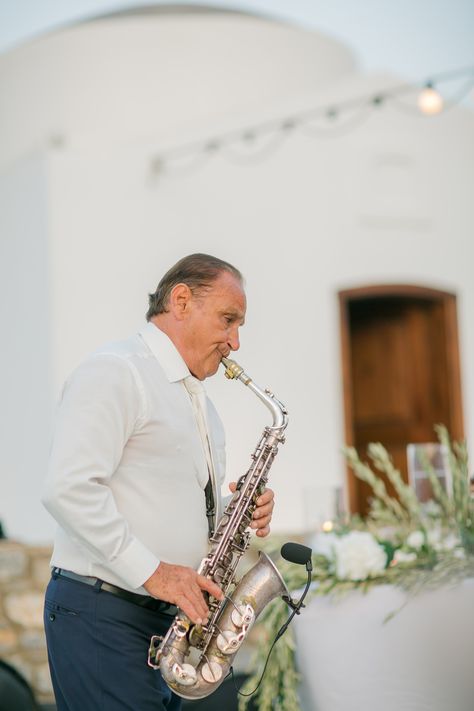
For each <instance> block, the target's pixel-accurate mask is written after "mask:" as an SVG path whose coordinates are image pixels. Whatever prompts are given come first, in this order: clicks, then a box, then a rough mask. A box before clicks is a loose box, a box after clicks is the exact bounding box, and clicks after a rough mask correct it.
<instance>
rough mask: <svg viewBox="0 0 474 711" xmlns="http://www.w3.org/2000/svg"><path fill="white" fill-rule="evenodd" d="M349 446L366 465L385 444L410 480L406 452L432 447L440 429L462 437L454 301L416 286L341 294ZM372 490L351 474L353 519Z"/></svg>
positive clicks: (433, 291)
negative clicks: (370, 448) (412, 446)
mask: <svg viewBox="0 0 474 711" xmlns="http://www.w3.org/2000/svg"><path fill="white" fill-rule="evenodd" d="M339 303H340V315H341V342H342V373H343V390H344V412H345V440H346V443H347V444H350V445H353V446H355V447H356V448H357V450H358V451H359V453H360V455H361V456H364V457H365V452H366V447H367V444H368V443H369V442H382V444H383V445H384V446H385V447H386V448H387V449H388V451H389V452H390V454H391V455H392V457H393V460H394V463H395V465H396V466H397V468H398V469H400V471H401V472H402V475H403V477H404V478H405V480H407V479H408V474H407V461H406V446H407V444H408V443H410V442H433V441H435V439H436V436H435V433H434V429H433V428H434V425H435V424H438V423H441V424H444V425H446V427H447V428H448V430H449V432H450V434H451V436H452V437H453V438H454V439H461V438H462V437H463V419H462V403H461V378H460V367H459V346H458V333H457V315H456V296H455V295H454V294H451V293H448V292H444V291H439V290H436V289H429V288H426V287H420V286H410V285H382V286H367V287H361V288H357V289H349V290H345V291H340V292H339ZM369 495H370V490H369V487H368V486H367V485H366V484H364V483H363V482H360V481H359V480H358V479H357V478H356V477H354V475H353V474H352V472H351V471H348V498H349V507H350V510H351V511H352V512H356V511H358V512H361V513H365V512H366V510H367V498H368V496H369Z"/></svg>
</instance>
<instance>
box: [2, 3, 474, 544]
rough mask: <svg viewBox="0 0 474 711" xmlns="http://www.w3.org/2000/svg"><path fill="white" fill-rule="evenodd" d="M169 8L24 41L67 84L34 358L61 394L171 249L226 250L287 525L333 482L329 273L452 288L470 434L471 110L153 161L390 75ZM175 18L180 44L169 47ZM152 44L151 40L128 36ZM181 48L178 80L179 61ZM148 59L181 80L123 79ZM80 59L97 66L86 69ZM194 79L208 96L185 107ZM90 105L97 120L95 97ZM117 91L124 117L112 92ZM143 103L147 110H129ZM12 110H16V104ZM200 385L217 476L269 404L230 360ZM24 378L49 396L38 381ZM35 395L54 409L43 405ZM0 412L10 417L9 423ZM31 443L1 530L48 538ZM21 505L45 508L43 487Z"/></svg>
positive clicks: (332, 285)
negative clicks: (157, 169)
mask: <svg viewBox="0 0 474 711" xmlns="http://www.w3.org/2000/svg"><path fill="white" fill-rule="evenodd" d="M171 20H173V22H171ZM162 21H164V20H162V19H159V18H158V19H157V18H154V19H153V22H150V23H148V22H144V21H143V20H141V21H140V22H138V21H137V20H129V21H127V22H130V23H131V24H130V25H123V24H121V25H120V26H118V25H116V24H114V23H113V22H110V23H98V24H97V25H92V26H87V25H85V26H82V27H79V28H76V29H75V30H74V31H69V32H68V33H66V34H67V42H65V43H62V39H61V37H62V36H61V35H59V36H53V37H51V38H50V39H49V40H47V41H46V40H44V41H42V43H41V47H40V48H38V46H36V49H35V52H36V53H37V54H36V59H37V65H38V64H41V66H48V67H49V68H50V69H51V68H52V67H53V64H51V63H48V62H51V61H52V60H51V56H50V54H49V50H50V48H51V47H53V48H54V59H55V61H54V67H56V71H59V70H58V69H57V67H58V66H59V67H62V66H63V63H62V62H61V61H59V60H62V59H63V57H64V59H65V61H66V64H67V69H66V70H65V74H64V77H70V76H72V77H75V80H74V81H72V82H71V85H70V86H69V87H68V86H67V85H66V84H64V82H63V83H62V84H61V89H62V93H61V94H60V95H59V98H58V96H57V95H56V94H55V93H50V98H51V101H52V103H53V105H54V106H55V107H59V108H61V107H62V110H63V109H64V112H63V114H62V115H61V116H60V118H61V120H62V121H63V122H64V127H65V128H61V120H59V119H58V122H57V123H56V126H57V132H59V133H60V134H63V135H64V136H65V140H64V141H63V143H62V144H60V143H58V144H57V145H56V146H55V147H54V146H52V147H50V149H49V155H48V177H47V180H46V182H47V189H48V192H49V207H48V227H47V250H46V251H47V254H48V260H49V271H48V270H47V269H46V267H41V268H40V271H41V270H42V271H41V273H42V274H43V279H44V281H45V283H48V285H49V288H50V291H51V297H50V310H49V313H48V317H49V319H50V324H51V327H50V329H49V330H50V337H49V336H47V335H46V332H45V333H44V334H43V335H42V336H39V338H40V339H42V348H45V349H46V350H48V349H49V359H48V361H47V363H46V362H45V363H44V366H45V368H46V370H47V365H49V366H50V368H51V374H52V385H51V387H50V388H49V390H48V393H49V396H50V397H51V398H52V397H54V395H55V394H56V393H57V391H58V390H59V387H60V384H61V382H62V380H63V379H64V377H65V376H66V375H67V373H68V372H69V371H70V369H71V368H72V367H74V365H75V364H76V363H77V362H78V361H79V360H80V359H81V358H82V357H83V356H84V355H85V354H86V353H88V352H89V351H90V350H92V349H93V348H95V347H96V346H97V345H98V344H99V343H100V342H102V341H104V340H108V339H110V338H117V337H122V336H126V335H128V333H129V332H130V331H131V330H134V329H136V328H137V327H138V326H139V325H140V324H141V322H142V320H143V314H144V311H145V310H146V294H147V292H149V291H150V290H153V289H154V288H155V286H156V283H157V281H158V279H159V278H160V276H161V275H162V273H163V272H164V271H165V270H166V269H167V268H168V267H169V266H170V265H171V264H172V263H174V262H175V261H176V260H177V259H178V258H179V257H181V256H183V255H184V254H186V253H189V252H193V251H204V252H210V253H214V254H216V255H217V256H220V257H222V258H224V259H228V260H230V261H231V262H234V263H235V264H236V265H237V266H238V267H239V268H240V269H241V270H242V271H243V273H244V275H245V277H246V280H247V292H248V299H249V312H248V318H247V324H246V326H245V327H244V329H243V333H242V347H241V351H240V353H239V356H238V359H239V360H241V362H242V364H243V365H244V366H245V368H246V369H248V371H249V373H250V374H251V375H252V376H253V377H254V378H255V380H256V381H257V382H259V383H261V384H262V385H268V386H270V387H271V388H272V389H274V391H275V393H276V395H277V396H278V397H280V398H281V399H282V400H283V401H284V402H285V403H286V405H287V407H288V409H289V412H290V425H289V428H288V436H287V443H286V444H285V445H284V447H283V448H282V450H281V453H280V455H279V457H278V459H277V460H276V462H275V465H274V469H273V470H272V483H273V486H274V488H275V489H276V491H277V495H278V500H279V506H278V507H277V510H276V513H275V528H277V529H285V530H289V529H291V530H295V529H298V528H301V527H302V526H304V524H305V520H304V514H305V510H304V494H303V492H305V494H307V491H306V489H307V488H308V487H314V486H316V485H318V484H323V483H340V481H341V480H342V478H343V476H344V466H343V462H342V460H341V457H340V448H341V445H342V443H343V412H342V394H341V384H340V362H339V341H338V337H339V336H338V334H339V323H338V311H337V299H336V293H337V290H338V289H341V288H347V287H349V286H353V285H359V284H366V283H384V282H398V283H399V282H407V283H415V284H420V283H421V284H427V285H430V286H434V287H439V288H446V289H449V290H452V291H456V292H457V293H458V295H459V318H460V336H461V347H462V358H463V363H462V365H463V384H464V400H465V414H466V424H467V431H468V433H469V435H470V439H471V441H472V434H474V433H473V432H472V427H473V425H472V414H471V409H472V402H473V401H474V390H473V389H474V383H473V382H472V378H471V377H470V373H469V370H468V367H467V365H468V363H469V362H470V361H471V360H472V355H473V353H474V342H473V339H474V326H473V325H472V322H471V319H470V314H471V313H472V311H473V307H474V290H473V288H472V286H471V281H472V280H471V276H470V264H471V263H472V257H473V256H474V255H473V248H472V246H471V233H472V228H473V222H474V218H473V214H472V209H471V207H470V194H469V186H470V185H472V181H473V177H474V175H473V173H474V167H473V166H474V162H473V160H472V158H473V155H472V153H473V141H472V136H473V126H474V121H473V117H472V115H470V114H469V113H467V112H461V111H458V110H453V111H451V112H449V113H447V114H446V116H442V117H438V118H433V119H426V120H422V119H419V118H412V117H410V116H407V115H405V114H401V113H396V112H394V111H392V110H391V109H389V108H383V109H381V110H380V111H379V112H378V113H373V114H372V115H371V117H370V119H369V120H368V121H367V123H366V124H365V125H363V126H362V127H360V128H358V129H357V130H356V131H352V132H349V133H347V135H345V136H341V137H339V138H324V137H319V138H314V137H311V138H310V137H308V136H307V135H305V134H303V133H302V132H300V131H297V132H295V133H294V134H293V135H291V136H289V137H288V138H287V140H286V141H285V142H284V143H282V145H281V146H280V147H279V149H278V150H277V151H274V152H271V153H269V155H268V156H267V158H266V159H265V160H260V161H253V162H250V163H243V164H238V163H236V162H235V161H231V160H230V156H229V154H228V152H226V153H218V154H216V155H215V156H214V157H213V158H212V160H210V161H209V162H208V163H206V164H205V165H203V166H202V167H201V168H200V169H199V170H196V171H195V172H190V173H189V174H183V175H180V176H178V175H176V176H174V177H172V176H171V175H170V174H167V173H166V172H165V173H163V174H162V175H154V174H153V172H152V169H151V167H152V162H153V156H155V155H156V154H157V151H159V149H161V148H162V147H163V146H166V145H173V144H174V143H175V142H176V141H178V142H179V140H182V141H183V142H185V141H186V140H188V139H189V138H191V137H193V136H196V135H199V134H203V133H204V132H205V133H207V135H209V136H212V135H213V133H215V132H219V131H222V130H224V129H226V128H228V127H229V126H230V125H236V124H238V122H239V121H240V122H241V125H244V126H245V125H247V124H250V125H251V124H252V123H258V122H259V121H260V120H261V119H262V117H266V118H268V117H271V116H272V115H273V116H278V115H281V114H282V112H283V115H285V113H291V112H292V111H294V110H295V109H298V108H301V107H303V106H310V105H315V104H316V105H317V104H320V103H323V104H324V102H327V101H329V97H333V96H334V95H337V94H338V92H339V93H340V97H341V99H344V98H347V96H348V95H349V94H350V93H351V92H352V93H354V94H357V93H359V94H365V93H367V92H368V91H369V90H373V89H374V87H375V86H386V85H387V82H388V83H390V82H392V81H393V80H392V79H391V78H389V77H379V78H377V77H375V78H374V77H372V78H364V77H360V76H357V75H356V74H352V76H351V67H352V59H351V57H350V54H349V53H348V52H347V51H346V50H344V49H343V48H341V47H340V46H338V45H334V44H332V43H330V42H329V41H328V40H325V39H324V40H323V39H321V38H320V37H319V36H317V35H314V36H312V37H311V36H310V35H308V34H307V33H300V32H299V31H296V30H294V29H291V30H290V29H288V28H285V27H282V26H278V25H273V24H271V23H266V22H263V21H260V20H258V21H257V20H254V19H250V18H243V17H241V16H239V17H235V18H232V17H230V18H229V17H225V18H222V17H219V18H212V17H211V18H209V22H210V24H206V21H205V19H204V18H203V17H202V16H201V17H199V18H198V20H197V18H196V17H193V16H189V17H187V16H182V15H181V16H179V18H174V19H173V18H169V17H167V18H166V22H167V25H166V33H164V34H160V33H162V31H163V25H162V24H161V23H162ZM217 21H218V22H219V23H220V24H219V32H218V33H217V34H218V36H219V42H218V43H216V41H215V37H216V31H215V30H216V25H215V23H216V22H217ZM120 22H121V23H123V22H125V21H124V20H121V21H120ZM196 22H197V24H195V23H196ZM125 29H126V31H125ZM153 32H156V33H157V35H156V37H155V39H156V41H153V40H152V37H153ZM203 32H206V33H207V34H206V38H207V40H208V41H207V42H206V41H204V40H203ZM246 32H248V33H249V34H248V35H246V34H245V33H246ZM184 36H185V37H186V42H185V43H184V44H180V45H179V46H180V52H179V58H178V53H177V51H176V47H177V46H178V44H179V40H181V39H182V37H184ZM197 38H198V39H199V43H200V53H199V57H200V62H201V64H200V65H199V66H198V67H197V66H196V56H197V55H196V54H195V53H193V52H192V51H190V52H189V53H188V48H189V46H191V47H193V46H194V45H193V41H197ZM224 39H225V40H226V41H224ZM99 40H100V41H99ZM145 40H147V41H146V42H145ZM158 40H160V41H158ZM247 40H248V41H247ZM116 42H118V43H119V44H120V43H123V46H122V51H121V52H120V53H115V52H114V51H113V50H114V49H116V48H117V45H116ZM49 43H51V44H49ZM177 43H178V44H177ZM229 43H230V45H231V46H234V48H235V49H234V51H233V52H231V53H227V52H226V47H227V46H228V45H229ZM85 46H87V48H88V51H87V54H86V55H85V56H84V55H83V49H84V47H85ZM144 46H146V47H147V55H146V57H143V53H142V52H141V51H137V47H138V48H143V47H144ZM302 47H304V52H303V53H302V49H301V48H302ZM104 48H107V52H110V53H111V56H113V57H114V62H113V64H112V65H110V66H113V67H114V70H115V75H116V76H117V77H119V78H120V81H118V80H117V84H116V83H115V82H114V83H113V85H112V87H111V86H110V84H109V82H107V81H106V78H105V74H103V72H102V70H103V67H104V66H109V64H108V61H109V60H108V59H107V60H104V61H103V59H102V57H103V54H104V51H105V50H104ZM40 49H41V51H42V53H43V54H41V52H40ZM30 51H33V50H32V48H31V47H30V48H25V50H24V52H30ZM20 54H21V53H20V52H18V57H17V59H18V62H20V60H21V64H22V66H23V67H24V71H25V72H26V74H25V78H24V85H23V84H22V86H23V89H22V91H21V92H20V93H22V94H23V96H24V97H25V100H26V98H27V97H28V96H29V95H30V94H29V92H28V81H27V79H29V80H30V81H32V78H34V72H33V70H32V69H31V64H29V63H28V62H27V61H26V59H25V57H24V56H23V54H21V56H20ZM40 55H41V56H43V55H44V60H43V62H42V63H39V58H40ZM79 57H80V58H81V63H82V59H83V60H84V62H85V65H86V68H85V69H81V68H80V67H79V62H78V59H79ZM47 59H48V62H47V61H46V60H47ZM280 60H281V61H282V65H284V71H283V68H282V65H280V64H279V62H280ZM310 60H311V61H310ZM9 61H10V62H11V63H10V64H9V65H8V67H7V70H5V68H4V70H5V72H6V74H7V75H8V76H10V74H9V72H12V71H13V70H14V68H15V61H14V57H10V60H9ZM58 61H59V64H58ZM177 61H178V62H179V66H180V75H179V81H178V77H177V76H176V75H174V74H173V72H174V71H175V64H176V62H177ZM104 62H105V63H104ZM130 65H131V66H130ZM151 66H153V68H154V69H156V73H158V74H159V75H160V76H165V75H166V73H167V72H168V71H170V72H171V74H172V75H173V76H174V79H173V82H168V83H167V84H164V85H163V84H162V83H160V82H159V81H157V82H156V84H153V89H154V90H153V91H151V90H150V89H149V87H150V85H149V84H147V82H143V85H142V92H141V94H140V97H139V98H137V95H136V91H137V88H136V86H135V81H136V79H137V77H139V76H143V75H146V76H148V77H150V76H151V75H152V74H154V73H155V72H151V70H150V67H151ZM28 67H30V69H29V70H28ZM78 67H79V68H78ZM91 67H97V71H96V72H95V73H94V78H93V81H92V79H91V81H90V82H88V83H86V84H85V83H84V80H85V77H86V76H90V75H89V74H88V72H90V71H91ZM122 70H123V71H122ZM28 71H29V74H28ZM71 72H72V74H71ZM80 72H83V73H82V74H81V81H80V82H78V81H77V78H78V77H79V73H80ZM0 76H1V67H0ZM5 76H6V75H5V73H4V74H3V78H4V79H5ZM64 77H63V78H64ZM216 77H220V79H219V81H218V82H217V79H216ZM40 78H41V77H40ZM109 79H110V75H109ZM216 82H217V83H216ZM53 84H54V81H53ZM117 85H118V87H119V89H117ZM58 86H59V84H58ZM196 86H199V90H200V91H199V92H196V90H195V89H196ZM267 86H269V87H270V88H269V90H268V91H269V93H268V96H267V95H266V94H265V95H264V90H265V87H267ZM147 87H148V90H146V89H147ZM160 89H161V92H160ZM147 91H148V100H147ZM156 91H159V92H160V97H161V99H160V103H159V105H157V103H156ZM50 92H51V90H50ZM197 93H202V95H203V96H205V97H206V101H204V102H202V103H200V102H198V106H197V108H196V110H195V111H194V109H195V103H194V99H195V98H196V96H197ZM59 99H60V100H59ZM189 100H190V101H191V103H189ZM55 102H56V103H55ZM58 102H59V103H58ZM20 103H21V102H20ZM98 105H100V111H99V112H98V113H97V114H96V117H95V121H93V120H92V118H91V117H92V107H93V106H96V108H97V106H98ZM125 105H127V111H128V113H127V117H126V121H125V120H123V115H122V112H121V111H120V110H119V109H120V108H123V107H124V106H125ZM137 105H139V107H140V111H139V112H138V111H136V112H135V115H134V112H133V107H136V106H137ZM82 106H85V107H87V111H88V112H89V113H90V123H89V124H87V125H86V123H87V122H86V121H85V119H84V121H83V122H82V123H81V124H80V123H79V122H78V121H77V116H76V114H75V111H74V110H73V108H74V107H75V108H77V109H78V110H79V109H80V108H81V107H82ZM64 107H67V109H68V110H67V111H66V110H65V108H64ZM223 107H224V109H223ZM162 108H163V112H164V113H163V114H162ZM185 108H186V120H185V121H184V120H183V111H184V110H185ZM85 110H86V109H84V111H85ZM42 111H43V112H44V118H42V119H41V120H42V122H43V123H42V125H43V128H42V131H43V133H46V128H45V127H46V126H53V123H54V118H55V116H56V114H54V112H52V113H51V115H49V114H48V115H47V112H46V109H45V106H42ZM173 112H174V115H175V118H176V123H175V125H174V126H173ZM115 114H116V121H114V120H113V118H114V115H115ZM236 116H237V117H238V118H236ZM75 117H76V118H75ZM9 121H10V123H9V124H8V125H10V126H13V123H14V122H13V118H12V117H10V119H9ZM153 124H154V125H155V127H156V131H155V132H154V131H153ZM117 125H118V126H119V128H118V129H117ZM94 127H95V128H96V130H95V131H92V129H93V128H94ZM86 129H87V130H86ZM204 129H206V130H205V131H204ZM9 130H12V131H13V129H9ZM18 133H19V135H20V134H21V135H20V138H17V139H15V140H16V141H17V144H16V145H17V148H16V149H15V150H18V151H19V150H20V147H21V146H25V145H26V144H27V142H28V140H32V137H33V134H32V133H31V131H30V134H28V136H26V124H25V126H24V127H23V128H21V130H19V132H18ZM165 134H166V135H167V136H168V139H167V141H166V140H165V138H164V136H165ZM13 135H14V132H12V136H13ZM37 136H39V133H37ZM12 140H13V137H12ZM33 193H34V186H31V187H30V188H29V189H28V190H27V191H26V193H25V196H26V199H27V202H28V204H29V201H30V200H31V198H32V196H33ZM33 235H34V231H32V232H31V239H34V236H33ZM208 390H209V392H210V393H211V395H212V396H213V398H214V400H215V401H216V404H217V406H218V408H219V409H220V411H221V413H222V416H223V418H224V421H225V424H226V427H227V432H228V450H229V479H231V478H235V477H236V476H239V475H240V474H241V473H242V472H243V470H244V469H245V468H246V466H247V465H248V461H249V454H250V452H251V451H252V450H253V448H254V446H255V444H256V441H257V438H258V436H259V434H260V432H261V429H262V427H263V426H264V425H265V424H266V423H267V421H268V418H267V416H266V411H265V410H264V408H263V407H262V406H261V404H260V403H259V401H257V400H256V399H254V398H253V397H252V396H251V393H249V392H248V391H246V390H245V389H244V388H243V387H241V386H240V384H238V383H229V382H227V381H226V380H225V379H224V378H223V377H222V375H221V376H220V377H216V378H214V379H213V380H212V381H210V382H209V385H208ZM34 397H35V398H36V397H38V402H41V398H40V394H39V393H38V395H36V393H35V394H34ZM44 411H45V418H44V423H43V425H44V427H45V428H46V429H47V425H48V426H50V411H49V409H48V408H47V407H45V408H44ZM6 424H7V429H8V427H9V428H10V430H11V432H13V430H14V428H15V424H14V423H10V424H9V423H8V422H7V423H6ZM44 439H45V437H44V435H43V440H44ZM40 450H41V448H40V447H39V446H36V447H35V448H32V449H31V450H30V452H29V455H28V456H29V460H28V461H25V463H24V465H22V467H19V468H18V484H17V485H16V491H17V494H18V498H17V502H16V503H13V505H12V502H9V505H8V510H6V511H2V510H1V507H0V517H1V518H4V519H5V520H6V522H7V524H8V528H9V530H10V532H11V534H12V535H18V536H20V535H25V536H27V537H28V538H36V539H40V538H45V537H48V536H49V535H50V534H51V526H49V525H47V524H46V523H44V520H43V519H41V522H40V523H38V524H37V523H36V522H37V521H38V522H39V521H40V519H39V514H38V518H36V516H34V517H33V523H32V524H31V525H29V526H28V527H27V528H24V527H23V528H22V526H21V508H22V505H23V500H24V498H27V497H23V495H22V492H24V491H25V490H26V489H27V488H28V486H29V484H30V483H31V482H32V481H34V482H35V484H34V486H35V491H36V487H37V482H38V480H39V479H41V478H42V476H43V472H44V468H45V466H46V458H45V456H44V454H45V452H44V449H43V450H41V451H40ZM2 469H3V465H2ZM31 506H32V510H33V509H34V507H36V508H37V510H38V512H39V505H38V504H37V503H36V500H35V502H34V503H33V504H31ZM35 510H36V509H35Z"/></svg>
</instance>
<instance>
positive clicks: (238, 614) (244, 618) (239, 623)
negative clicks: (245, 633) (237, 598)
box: [231, 603, 255, 627]
mask: <svg viewBox="0 0 474 711" xmlns="http://www.w3.org/2000/svg"><path fill="white" fill-rule="evenodd" d="M231 619H232V622H233V623H234V625H235V626H236V627H244V625H245V627H248V626H249V625H251V624H252V622H253V621H254V619H255V612H254V609H253V607H252V605H249V604H248V603H247V604H246V605H238V606H237V607H234V609H233V610H232V615H231Z"/></svg>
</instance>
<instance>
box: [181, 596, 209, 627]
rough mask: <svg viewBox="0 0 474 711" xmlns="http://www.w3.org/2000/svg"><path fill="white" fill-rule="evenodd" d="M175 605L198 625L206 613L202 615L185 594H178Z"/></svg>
mask: <svg viewBox="0 0 474 711" xmlns="http://www.w3.org/2000/svg"><path fill="white" fill-rule="evenodd" d="M176 605H177V606H178V607H179V608H180V610H182V611H183V612H184V614H185V615H187V617H189V619H190V620H191V622H194V624H197V625H200V624H202V622H203V621H204V620H205V618H206V615H203V614H202V612H200V611H199V610H198V609H197V608H196V606H195V605H194V604H193V602H192V601H190V600H189V598H187V597H186V596H185V595H178V596H177V597H176Z"/></svg>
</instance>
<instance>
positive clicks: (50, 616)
mask: <svg viewBox="0 0 474 711" xmlns="http://www.w3.org/2000/svg"><path fill="white" fill-rule="evenodd" d="M49 619H50V620H51V622H54V620H55V619H56V615H55V614H54V613H53V612H50V613H49Z"/></svg>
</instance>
